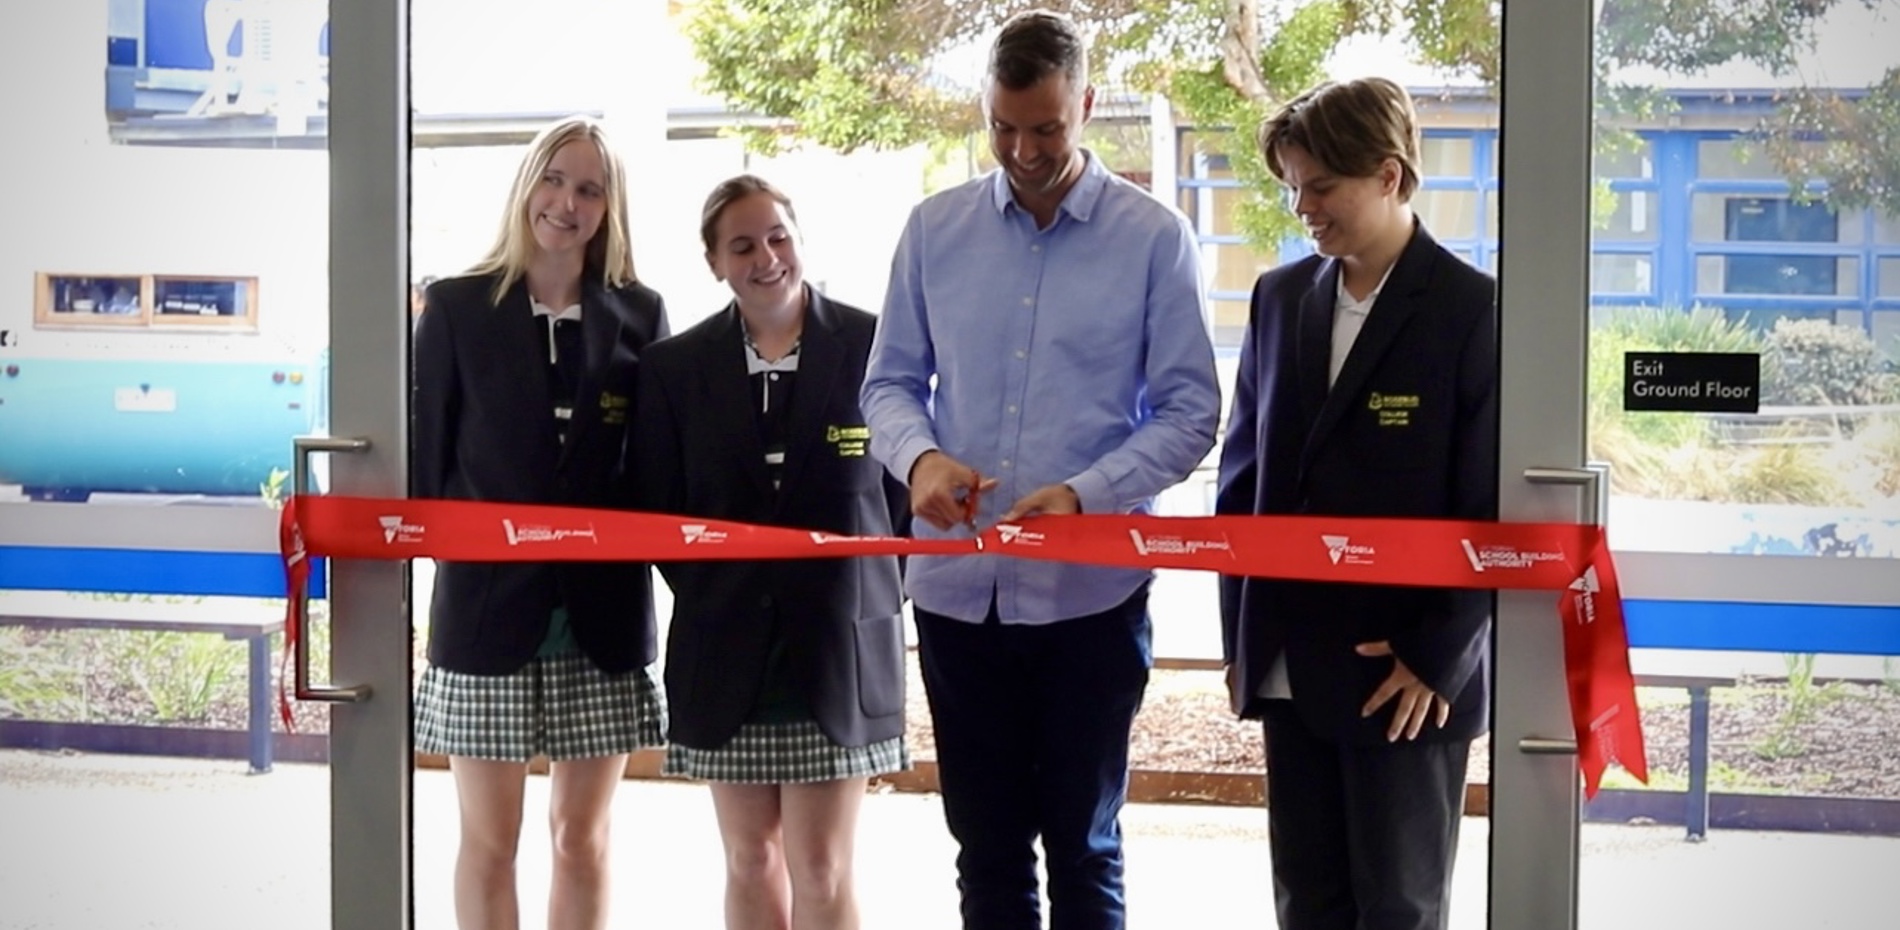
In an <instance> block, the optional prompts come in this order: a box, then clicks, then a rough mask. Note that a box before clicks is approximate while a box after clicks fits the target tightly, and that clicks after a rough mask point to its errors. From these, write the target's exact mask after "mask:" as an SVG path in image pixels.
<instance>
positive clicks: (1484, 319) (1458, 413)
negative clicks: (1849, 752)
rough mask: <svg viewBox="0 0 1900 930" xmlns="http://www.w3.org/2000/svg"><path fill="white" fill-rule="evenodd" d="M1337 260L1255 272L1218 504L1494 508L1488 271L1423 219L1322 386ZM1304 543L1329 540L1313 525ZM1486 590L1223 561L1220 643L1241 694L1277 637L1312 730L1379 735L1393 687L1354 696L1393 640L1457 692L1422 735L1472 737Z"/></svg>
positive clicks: (1236, 509) (1382, 672)
mask: <svg viewBox="0 0 1900 930" xmlns="http://www.w3.org/2000/svg"><path fill="white" fill-rule="evenodd" d="M1340 270H1341V266H1340V264H1339V262H1338V261H1336V260H1333V259H1327V258H1323V257H1320V256H1313V257H1309V258H1306V259H1302V260H1300V261H1297V262H1293V263H1291V264H1288V265H1284V266H1282V267H1279V268H1275V269H1273V270H1271V271H1269V272H1267V273H1266V274H1263V275H1261V276H1260V279H1259V280H1258V281H1257V282H1256V283H1255V285H1254V291H1253V306H1252V310H1251V315H1250V317H1249V319H1248V324H1247V332H1246V336H1245V337H1244V340H1243V343H1242V346H1241V355H1240V369H1239V373H1238V378H1237V379H1236V385H1235V392H1234V401H1233V411H1232V413H1231V415H1230V416H1229V418H1228V422H1227V432H1226V438H1225V441H1224V446H1223V448H1222V451H1221V458H1220V483H1219V490H1218V497H1217V499H1216V504H1215V510H1216V512H1217V513H1223V514H1309V515H1327V514H1330V515H1338V516H1353V517H1436V518H1457V519H1474V520H1490V519H1495V518H1496V515H1497V452H1498V397H1497V383H1498V374H1497V372H1498V358H1497V345H1498V335H1497V307H1496V284H1495V282H1494V281H1493V279H1492V278H1491V276H1490V275H1487V274H1485V273H1484V272H1482V271H1480V270H1478V269H1476V268H1473V267H1472V266H1470V265H1469V264H1467V263H1465V262H1464V261H1462V260H1460V259H1459V258H1458V257H1457V256H1455V255H1453V254H1451V253H1450V252H1448V251H1446V250H1445V249H1444V248H1443V247H1441V246H1440V245H1439V244H1438V243H1437V242H1436V241H1434V240H1433V239H1432V237H1431V235H1430V234H1429V233H1427V232H1426V231H1425V229H1424V227H1423V226H1422V225H1418V226H1415V228H1414V231H1413V234H1412V239H1411V241H1410V243H1408V244H1407V246H1406V248H1405V251H1404V252H1403V253H1401V254H1400V256H1399V259H1398V262H1397V263H1396V264H1395V265H1394V266H1393V268H1392V272H1391V275H1390V276H1389V277H1388V278H1387V280H1386V283H1385V287H1384V288H1383V289H1382V290H1381V291H1380V293H1379V297H1378V299H1377V300H1376V301H1375V302H1374V304H1373V306H1372V309H1371V311H1370V312H1369V313H1368V315H1367V318H1366V321H1365V325H1364V328H1363V329H1362V330H1361V331H1360V333H1359V336H1358V338H1357V339H1356V340H1355V341H1354V343H1353V346H1352V350H1351V351H1350V352H1349V353H1348V355H1347V357H1346V360H1345V363H1344V365H1343V367H1342V368H1341V370H1340V373H1339V377H1338V379H1337V381H1336V382H1335V383H1334V384H1333V385H1332V387H1331V389H1330V390H1329V389H1328V387H1327V384H1326V376H1327V368H1328V363H1329V361H1330V359H1331V355H1332V330H1333V311H1334V305H1335V293H1336V292H1335V288H1336V287H1337V284H1338V278H1339V274H1340ZM1312 544H1313V545H1315V546H1320V545H1325V543H1324V542H1322V541H1321V540H1319V539H1314V540H1312ZM1492 603H1493V598H1492V595H1491V593H1490V592H1487V591H1474V590H1454V589H1438V588H1412V587H1396V586H1375V585H1358V584H1331V583H1318V582H1304V581H1287V580H1276V579H1267V578H1242V577H1237V576H1229V577H1224V578H1223V579H1222V581H1221V625H1222V633H1223V638H1222V641H1223V644H1224V654H1225V658H1226V660H1227V661H1228V662H1229V663H1232V664H1234V665H1237V666H1238V669H1237V671H1238V680H1239V683H1240V684H1241V686H1243V687H1245V688H1246V692H1245V693H1246V694H1247V695H1248V696H1249V697H1248V700H1247V702H1246V707H1245V708H1244V709H1243V711H1242V713H1243V715H1244V716H1248V717H1257V716H1259V714H1260V713H1261V711H1262V710H1263V708H1262V707H1261V699H1260V698H1258V697H1255V696H1254V695H1256V694H1257V693H1258V691H1259V689H1260V685H1261V682H1262V680H1263V679H1264V678H1265V677H1266V674H1267V671H1268V669H1269V668H1270V667H1271V665H1272V663H1273V660H1274V658H1275V657H1276V656H1277V655H1279V654H1280V653H1281V652H1283V651H1284V652H1285V654H1286V659H1287V675H1288V678H1289V681H1290V684H1291V687H1292V691H1293V699H1294V704H1295V706H1296V707H1297V709H1298V711H1299V713H1300V716H1301V718H1302V720H1304V721H1305V722H1306V723H1307V724H1308V726H1309V727H1311V728H1312V729H1313V730H1314V731H1315V732H1317V733H1320V734H1322V735H1325V736H1328V737H1330V738H1332V739H1335V740H1338V741H1342V742H1350V743H1355V744H1363V745H1370V744H1376V743H1382V742H1384V741H1385V736H1384V734H1385V730H1386V727H1387V725H1388V724H1389V723H1390V721H1391V713H1392V711H1393V710H1394V709H1395V708H1396V706H1397V703H1398V702H1397V701H1393V702H1390V703H1389V704H1388V705H1387V706H1386V707H1385V708H1384V709H1383V710H1382V711H1381V712H1380V713H1377V714H1374V715H1373V716H1372V717H1370V718H1364V719H1362V718H1361V717H1360V708H1361V707H1362V706H1363V705H1364V703H1365V701H1366V699H1367V698H1368V697H1369V696H1371V694H1372V692H1373V691H1374V690H1375V689H1376V688H1377V687H1378V685H1379V683H1380V682H1382V681H1384V679H1385V678H1386V676H1387V675H1389V674H1390V672H1391V668H1392V666H1391V660H1390V659H1386V658H1368V657H1364V656H1359V655H1357V654H1356V653H1355V652H1354V651H1353V648H1354V647H1355V646H1356V645H1358V644H1359V643H1362V642H1370V641H1376V640H1387V641H1390V642H1391V644H1392V647H1393V650H1394V652H1395V654H1396V655H1397V656H1398V657H1399V658H1400V659H1401V660H1402V661H1404V662H1405V664H1406V666H1407V667H1408V668H1410V669H1412V670H1413V671H1414V672H1415V673H1416V674H1417V675H1418V676H1419V677H1420V678H1421V679H1422V680H1423V681H1424V682H1425V683H1426V684H1427V685H1429V686H1430V687H1431V688H1432V689H1433V690H1434V691H1436V692H1438V694H1440V695H1441V696H1444V697H1445V698H1447V699H1448V700H1450V701H1451V702H1452V715H1451V719H1450V721H1449V722H1448V723H1447V725H1446V726H1445V727H1443V728H1438V727H1433V726H1430V725H1427V727H1426V728H1425V729H1424V730H1422V731H1420V736H1419V738H1420V739H1422V740H1453V739H1469V738H1472V737H1475V736H1477V735H1478V734H1480V733H1482V732H1484V730H1485V729H1486V728H1487V726H1488V725H1489V713H1490V707H1489V705H1490V696H1489V695H1490V691H1489V687H1490V686H1489V680H1488V679H1489V675H1490V671H1489V669H1490V641H1491V613H1492Z"/></svg>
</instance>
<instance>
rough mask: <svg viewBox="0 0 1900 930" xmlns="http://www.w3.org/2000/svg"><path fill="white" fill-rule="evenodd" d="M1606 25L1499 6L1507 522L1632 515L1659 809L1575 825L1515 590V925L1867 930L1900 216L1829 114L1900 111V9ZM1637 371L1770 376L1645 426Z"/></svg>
mask: <svg viewBox="0 0 1900 930" xmlns="http://www.w3.org/2000/svg"><path fill="white" fill-rule="evenodd" d="M1594 7H1595V8H1594V9H1592V5H1589V4H1583V5H1579V4H1571V3H1563V2H1557V0H1514V2H1512V3H1509V4H1507V5H1506V6H1505V8H1504V9H1505V20H1504V23H1505V38H1506V41H1505V45H1504V49H1505V51H1504V55H1505V69H1504V92H1503V108H1504V116H1505V118H1504V120H1503V129H1502V139H1503V142H1502V159H1501V161H1502V165H1501V181H1502V184H1501V188H1502V192H1503V198H1504V203H1505V206H1506V207H1507V208H1508V209H1505V210H1504V211H1503V213H1502V216H1501V228H1500V231H1499V235H1498V240H1497V241H1498V242H1499V243H1502V242H1509V243H1510V244H1511V247H1510V248H1508V249H1502V250H1501V262H1500V267H1501V273H1500V284H1501V290H1502V295H1503V297H1502V309H1501V313H1502V322H1503V326H1502V334H1503V359H1502V371H1503V408H1502V419H1503V423H1502V430H1503V442H1502V449H1503V459H1502V462H1501V465H1502V469H1501V475H1502V478H1501V481H1502V501H1503V513H1502V516H1503V518H1504V519H1507V520H1543V519H1602V520H1605V521H1606V522H1607V525H1608V527H1609V531H1610V539H1611V542H1612V544H1613V546H1614V548H1615V550H1616V554H1617V564H1618V567H1619V570H1620V574H1621V578H1622V582H1623V595H1624V598H1625V603H1626V609H1627V611H1628V621H1629V629H1630V636H1631V644H1632V647H1633V649H1632V662H1633V665H1634V670H1635V672H1636V673H1637V676H1638V679H1637V680H1638V684H1639V693H1638V703H1639V706H1640V708H1641V710H1642V714H1643V719H1644V729H1645V733H1646V735H1647V737H1648V739H1649V743H1650V751H1649V762H1650V771H1651V785H1650V786H1649V788H1648V789H1645V790H1637V789H1639V788H1641V787H1642V786H1639V785H1637V784H1636V783H1635V782H1634V781H1633V780H1631V779H1629V778H1628V777H1627V776H1626V775H1623V774H1622V773H1617V772H1615V771H1613V772H1612V773H1611V775H1610V776H1609V777H1608V778H1607V779H1606V781H1605V790H1604V791H1603V793H1602V794H1601V795H1600V796H1599V797H1598V798H1597V799H1596V800H1594V801H1592V802H1591V803H1589V804H1587V805H1582V804H1580V802H1581V798H1580V796H1579V795H1580V792H1579V787H1578V777H1577V770H1576V759H1575V756H1574V750H1573V749H1572V748H1571V747H1570V746H1569V745H1568V737H1569V736H1570V724H1569V721H1568V709H1567V706H1566V704H1565V698H1564V687H1563V681H1564V675H1563V667H1562V665H1561V664H1560V661H1561V654H1562V653H1561V645H1560V639H1559V629H1558V627H1557V626H1556V624H1555V623H1554V622H1553V621H1552V618H1551V614H1552V611H1551V605H1550V603H1549V598H1548V597H1547V596H1544V595H1528V594H1519V593H1508V592H1507V593H1505V594H1501V595H1500V597H1499V624H1498V655H1499V662H1498V672H1497V674H1498V682H1499V684H1498V689H1497V695H1498V697H1497V715H1496V718H1495V727H1494V745H1495V747H1496V751H1495V757H1494V769H1493V776H1492V777H1493V783H1492V792H1493V793H1492V838H1491V839H1492V849H1493V856H1492V876H1491V877H1492V883H1491V915H1490V916H1491V925H1492V926H1493V927H1519V926H1523V927H1576V926H1583V927H1608V926H1618V927H1631V928H1643V927H1667V926H1681V925H1683V924H1684V923H1685V922H1686V923H1688V924H1694V925H1710V926H1714V925H1737V926H1740V925H1749V926H1753V925H1755V924H1757V923H1764V922H1766V923H1776V922H1790V923H1799V924H1802V925H1814V926H1822V925H1825V926H1836V925H1839V926H1857V925H1864V924H1865V923H1866V922H1867V919H1868V918H1870V917H1871V916H1872V915H1873V914H1876V913H1878V912H1879V911H1878V910H1877V909H1878V908H1879V903H1878V900H1877V898H1876V897H1875V895H1876V894H1877V892H1876V891H1875V889H1877V888H1878V887H1879V885H1878V881H1879V877H1880V875H1882V874H1885V873H1882V872H1877V871H1875V870H1876V869H1878V868H1882V867H1884V864H1886V863H1891V862H1892V861H1894V857H1895V856H1896V855H1900V841H1897V840H1895V839H1894V838H1893V837H1894V836H1896V835H1900V814H1897V813H1896V811H1897V809H1900V785H1896V784H1894V783H1893V782H1892V779H1891V775H1890V773H1891V772H1892V771H1895V770H1896V768H1897V766H1896V763H1900V755H1896V751H1895V750H1894V749H1893V748H1892V747H1891V739H1890V737H1889V734H1891V732H1892V726H1893V724H1892V722H1891V721H1892V720H1893V719H1895V716H1894V715H1895V714H1896V713H1900V704H1896V702H1895V695H1896V693H1900V692H1897V691H1896V688H1895V684H1896V671H1895V670H1896V663H1895V659H1894V656H1895V655H1896V654H1900V632H1897V631H1900V586H1897V585H1896V584H1895V581H1894V577H1895V573H1894V571H1893V569H1892V560H1893V559H1894V558H1896V557H1900V548H1897V547H1900V501H1897V500H1896V497H1895V493H1896V487H1897V486H1896V484H1895V483H1894V481H1893V480H1892V478H1891V477H1890V476H1891V475H1892V474H1893V473H1894V470H1895V469H1896V467H1900V446H1896V445H1895V444H1894V441H1893V439H1892V438H1891V437H1892V436H1893V435H1895V430H1896V429H1900V419H1897V417H1900V385H1896V383H1895V382H1894V380H1893V375H1892V371H1893V367H1894V358H1895V355H1896V352H1900V345H1896V344H1895V343H1894V342H1893V334H1894V332H1895V328H1896V327H1895V324H1896V320H1900V312H1896V311H1900V305H1896V304H1895V303H1894V301H1893V298H1892V293H1891V292H1890V290H1891V289H1886V283H1887V282H1886V279H1885V278H1882V277H1881V274H1880V272H1881V271H1882V270H1883V269H1884V268H1885V267H1886V266H1885V265H1884V264H1883V262H1885V263H1886V264H1891V265H1894V266H1895V267H1900V260H1893V261H1889V257H1890V256H1889V253H1895V254H1900V253H1896V249H1900V246H1896V244H1895V243H1896V242H1900V240H1896V239H1895V238H1894V237H1893V235H1892V232H1893V230H1894V229H1895V228H1900V223H1896V221H1895V219H1894V217H1893V215H1892V214H1891V212H1890V210H1888V209H1883V207H1882V206H1881V204H1880V202H1879V198H1878V194H1877V188H1876V189H1875V193H1874V194H1873V195H1872V196H1869V188H1867V187H1865V186H1864V179H1858V180H1857V179H1856V177H1855V176H1853V175H1852V173H1851V172H1840V171H1838V169H1839V167H1840V166H1845V165H1852V164H1854V158H1855V149H1854V146H1855V145H1856V144H1857V142H1856V138H1855V136H1854V134H1853V133H1852V132H1843V131H1841V130H1843V129H1846V128H1849V127H1848V126H1847V125H1846V124H1842V123H1836V124H1830V123H1828V122H1827V120H1828V119H1829V118H1830V117H1831V116H1832V117H1838V116H1841V115H1843V114H1851V113H1853V112H1854V110H1853V108H1854V107H1855V106H1857V105H1858V103H1857V101H1862V100H1863V99H1865V100H1872V99H1873V98H1877V97H1878V96H1879V95H1880V94H1881V93H1883V91H1881V90H1880V89H1879V88H1878V87H1875V86H1873V85H1876V84H1877V83H1878V82H1879V81H1880V80H1881V79H1882V76H1883V74H1886V73H1887V71H1886V69H1887V68H1888V67H1889V65H1890V56H1883V55H1881V54H1880V53H1878V52H1876V51H1875V50H1874V48H1873V46H1871V45H1869V44H1868V42H1867V36H1868V35H1870V34H1871V32H1872V31H1878V30H1879V29H1880V28H1882V26H1881V25H1880V24H1881V23H1884V22H1888V21H1889V20H1890V18H1891V16H1892V15H1893V14H1894V12H1895V11H1894V9H1893V8H1892V6H1891V5H1888V4H1873V5H1870V6H1865V7H1863V6H1859V5H1855V6H1853V7H1852V8H1851V9H1850V8H1848V7H1825V8H1815V9H1811V10H1810V9H1796V8H1793V7H1776V8H1774V10H1768V11H1766V12H1763V13H1762V14H1761V15H1762V16H1764V17H1768V18H1769V19H1772V20H1773V25H1774V28H1769V26H1770V25H1771V24H1770V22H1769V19H1763V20H1759V21H1748V20H1746V18H1740V19H1735V20H1728V19H1724V20H1722V21H1720V22H1716V23H1713V24H1709V23H1702V22H1697V23H1696V24H1695V25H1694V27H1693V28H1694V29H1696V30H1703V31H1706V30H1715V31H1716V32H1722V33H1723V34H1724V36H1725V38H1723V39H1722V41H1720V42H1716V41H1715V40H1713V39H1710V38H1708V37H1707V36H1706V35H1704V34H1703V31H1698V32H1697V35H1698V36H1700V37H1701V38H1700V39H1698V41H1696V42H1691V43H1687V44H1681V45H1674V44H1672V43H1671V36H1672V35H1673V34H1672V33H1670V32H1669V30H1670V29H1673V28H1675V27H1674V26H1672V25H1671V24H1669V23H1660V24H1659V23H1658V22H1656V21H1653V20H1645V19H1643V18H1642V17H1641V16H1639V15H1636V14H1639V13H1641V12H1642V11H1641V10H1640V9H1637V8H1636V6H1635V5H1633V4H1631V3H1621V2H1617V0H1605V2H1602V3H1598V4H1595V5H1594ZM1764 10H1766V8H1764ZM1565 23H1568V24H1569V25H1567V26H1566V25H1565ZM1639 24H1640V25H1639ZM1685 28H1689V27H1685ZM1658 30H1660V32H1659V31H1658ZM1717 46H1719V47H1720V48H1722V49H1725V50H1727V51H1726V52H1725V53H1724V55H1725V56H1726V57H1724V55H1713V53H1712V51H1711V50H1712V49H1713V48H1715V47H1717ZM1690 50H1693V51H1690ZM1714 59H1720V60H1714ZM1790 63H1792V65H1791V64H1790ZM1735 88H1753V90H1750V91H1746V92H1739V91H1736V90H1735ZM1884 93H1887V94H1889V95H1890V93H1891V91H1885V92H1884ZM1816 103H1820V104H1821V105H1818V106H1814V105H1811V104H1816ZM1791 117H1796V118H1797V119H1798V120H1801V121H1796V122H1790V118H1791ZM1857 184H1860V185H1862V186H1857ZM1493 245H1494V246H1495V245H1496V243H1493ZM1630 352H1661V353H1728V354H1741V355H1744V356H1759V373H1760V384H1759V392H1758V393H1757V394H1756V395H1755V397H1754V401H1755V402H1756V405H1757V406H1756V407H1755V409H1750V410H1743V411H1715V410H1707V409H1702V410H1694V409H1684V410H1680V411H1674V412H1639V411H1634V410H1631V409H1628V408H1629V407H1630V406H1633V405H1632V404H1630V403H1629V402H1628V400H1627V397H1628V395H1627V394H1626V391H1627V390H1633V389H1634V388H1633V383H1634V381H1635V380H1636V379H1637V377H1638V376H1637V373H1635V372H1634V371H1633V370H1631V369H1629V368H1628V367H1627V363H1628V360H1627V358H1626V354H1627V353H1630ZM1667 364H1674V362H1670V363H1667ZM1626 375H1627V376H1628V377H1626ZM1690 400H1691V401H1693V400H1694V398H1693V397H1692V398H1690ZM1687 406H1688V407H1696V406H1709V405H1706V404H1697V403H1694V402H1691V403H1688V404H1687ZM1586 462H1595V463H1601V464H1602V465H1604V466H1605V469H1604V470H1603V471H1601V472H1600V473H1593V472H1591V471H1589V470H1582V471H1576V472H1574V477H1575V480H1576V482H1577V487H1576V488H1574V489H1572V488H1568V487H1564V486H1562V485H1561V483H1560V484H1558V485H1552V484H1549V483H1532V482H1529V481H1526V480H1525V478H1524V474H1525V470H1526V469H1527V468H1532V467H1538V466H1552V467H1556V468H1561V469H1573V470H1575V469H1581V468H1582V466H1584V465H1585V463H1586ZM1598 474H1600V475H1601V477H1600V478H1599V477H1597V475H1598ZM1560 477H1561V476H1560ZM1599 480H1600V481H1601V482H1602V484H1601V485H1600V486H1599V485H1598V484H1597V483H1596V482H1598V481H1599ZM1553 737H1554V738H1553ZM1580 821H1581V822H1580ZM1876 863H1878V864H1880V865H1876ZM1738 878H1739V879H1740V880H1741V881H1742V882H1743V883H1747V884H1748V887H1750V888H1753V889H1758V893H1756V894H1742V895H1738V894H1735V893H1734V891H1733V889H1734V888H1736V887H1738V884H1737V879H1738Z"/></svg>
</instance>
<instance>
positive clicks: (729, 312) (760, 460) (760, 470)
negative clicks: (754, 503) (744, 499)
mask: <svg viewBox="0 0 1900 930" xmlns="http://www.w3.org/2000/svg"><path fill="white" fill-rule="evenodd" d="M722 315H723V316H724V318H725V325H724V326H721V327H719V328H718V329H717V330H714V331H712V332H711V335H712V337H713V338H711V339H710V340H706V341H703V342H701V343H700V345H698V346H696V347H695V349H696V350H697V351H698V352H699V353H700V354H701V356H702V357H701V360H700V365H699V377H700V378H701V379H702V381H703V382H704V384H705V387H706V396H707V397H708V398H710V399H711V404H710V407H709V409H706V410H683V411H680V416H681V417H683V418H686V420H687V424H686V428H687V429H689V430H692V429H705V430H714V431H716V432H718V433H719V434H721V436H722V437H723V439H722V441H721V443H720V444H721V445H724V446H726V447H728V448H730V449H731V450H732V454H733V455H734V456H736V457H737V459H738V461H736V462H735V463H734V464H735V465H736V466H737V467H738V469H739V470H740V472H742V473H744V475H745V476H746V479H747V480H749V481H751V482H752V484H753V485H754V486H755V487H757V488H758V491H759V494H760V495H761V497H760V500H768V501H769V500H771V499H772V495H773V493H774V492H773V491H772V476H771V474H770V473H769V472H767V471H766V470H765V445H764V444H763V443H761V442H759V429H758V425H757V423H758V420H757V418H758V415H759V413H758V411H759V402H758V398H756V397H753V396H752V376H751V375H748V374H747V373H746V351H747V349H746V347H745V324H744V323H742V322H740V320H739V305H738V304H737V303H733V304H728V305H727V306H726V309H725V310H724V311H722ZM695 420H696V421H698V422H697V423H696V424H695V423H694V422H693V421H695Z"/></svg>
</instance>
